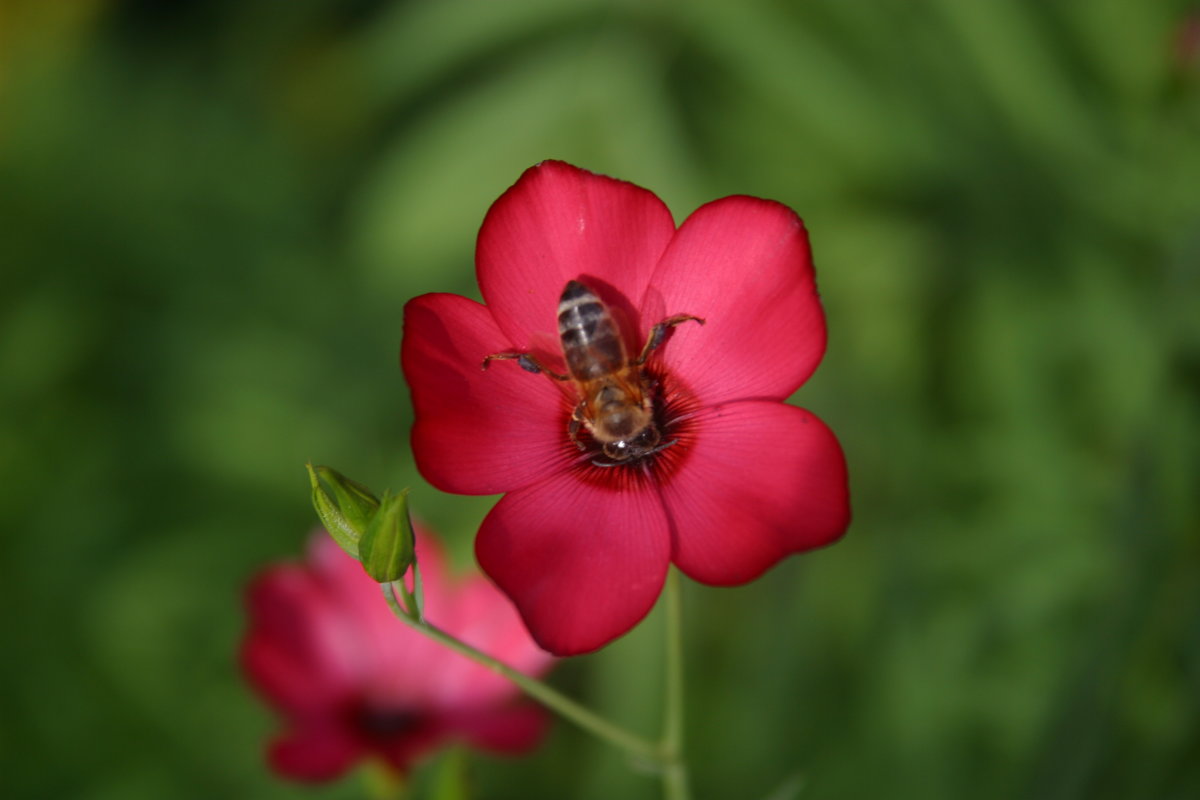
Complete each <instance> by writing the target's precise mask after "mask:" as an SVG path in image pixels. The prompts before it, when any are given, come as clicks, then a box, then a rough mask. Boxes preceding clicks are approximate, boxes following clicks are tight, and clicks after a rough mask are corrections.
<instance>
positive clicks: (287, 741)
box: [267, 724, 364, 782]
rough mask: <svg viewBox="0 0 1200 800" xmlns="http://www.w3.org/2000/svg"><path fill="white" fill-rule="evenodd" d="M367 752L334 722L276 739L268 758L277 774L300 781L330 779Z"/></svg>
mask: <svg viewBox="0 0 1200 800" xmlns="http://www.w3.org/2000/svg"><path fill="white" fill-rule="evenodd" d="M363 754H364V750H363V747H362V744H361V743H360V742H359V741H358V739H356V738H355V737H354V735H353V734H352V732H351V731H349V730H347V729H345V728H342V727H339V726H337V725H333V724H320V725H313V726H308V727H304V728H301V729H298V730H295V731H291V732H289V733H288V734H286V735H284V736H282V737H280V738H279V739H276V740H275V741H273V742H272V743H271V745H270V746H269V747H268V749H267V761H268V762H269V763H270V765H271V769H273V770H275V772H277V773H278V774H280V775H282V776H284V777H287V778H293V779H295V780H301V781H313V782H318V781H328V780H333V779H334V778H336V777H338V776H339V775H341V774H342V773H343V772H345V771H346V770H347V769H349V768H350V766H351V765H352V764H353V763H354V762H355V761H356V760H357V759H358V758H359V756H361V755H363Z"/></svg>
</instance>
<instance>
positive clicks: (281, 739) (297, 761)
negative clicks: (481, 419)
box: [241, 531, 553, 781]
mask: <svg viewBox="0 0 1200 800" xmlns="http://www.w3.org/2000/svg"><path fill="white" fill-rule="evenodd" d="M417 541H418V544H417V553H418V558H419V559H420V566H421V574H422V576H423V579H424V586H425V602H426V606H425V607H426V609H428V611H429V618H430V622H431V623H433V624H435V625H437V626H438V627H441V628H442V629H444V630H446V631H447V632H449V633H451V634H453V635H454V636H456V637H458V638H460V639H462V640H463V641H465V642H467V643H468V644H471V645H474V646H475V647H477V648H479V649H480V650H483V651H484V652H486V653H488V654H490V655H492V656H494V657H495V658H497V659H499V660H501V661H503V662H505V663H507V664H509V665H510V666H512V667H514V668H516V669H518V670H521V671H522V672H526V673H528V674H531V675H536V674H540V673H542V672H544V671H545V670H546V669H547V668H549V666H550V664H551V662H552V660H553V659H552V658H551V657H550V656H549V655H547V654H546V653H545V652H543V651H542V650H540V649H538V647H537V646H536V645H535V644H534V643H533V641H532V639H530V637H529V634H528V632H527V631H526V630H525V627H524V626H523V625H522V624H521V620H520V618H519V617H518V616H517V613H516V611H515V609H514V608H513V607H512V605H511V604H510V603H509V602H508V600H507V599H505V597H504V596H503V595H502V594H501V593H500V592H499V591H498V590H497V589H496V588H495V587H494V586H492V584H490V583H489V582H488V581H487V580H486V579H484V578H483V577H482V576H478V575H473V576H470V577H466V578H463V579H461V580H459V581H453V580H452V579H451V578H450V577H449V576H448V575H447V574H446V570H445V565H444V564H443V558H442V556H441V553H440V552H439V550H438V548H437V546H436V543H435V542H432V541H431V540H430V537H429V535H428V533H426V532H423V531H418V539H417ZM246 609H247V613H248V615H249V618H250V624H249V628H248V630H247V631H246V635H245V638H244V640H243V642H242V649H241V664H242V669H243V671H244V673H245V675H246V678H247V679H248V680H249V682H250V683H251V684H252V685H253V686H254V688H255V689H257V690H258V692H259V694H261V695H262V697H263V699H265V700H266V701H267V702H268V703H269V704H270V705H271V706H273V707H274V708H275V710H277V711H278V712H279V713H280V715H281V716H282V717H283V720H284V731H283V733H282V734H281V735H280V736H278V737H277V738H276V739H275V740H274V741H272V742H271V743H270V744H269V745H268V748H267V759H268V761H269V762H270V765H271V767H272V769H274V770H275V771H276V772H277V773H279V774H280V775H282V776H285V777H288V778H293V779H296V780H303V781H323V780H329V779H332V778H335V777H337V776H338V775H340V774H342V773H343V772H345V771H346V770H347V769H349V768H350V767H351V766H353V765H354V764H355V763H356V762H357V761H359V760H361V759H364V758H368V757H376V758H380V759H382V760H383V761H385V762H386V763H387V764H389V765H390V766H391V767H392V768H394V769H396V770H399V771H404V770H407V769H408V767H409V766H410V765H412V764H413V762H414V761H416V760H417V759H419V758H420V757H421V756H423V755H425V754H427V753H429V752H431V751H433V750H435V749H436V748H438V747H439V746H441V745H443V744H446V743H448V742H449V741H452V740H461V741H466V742H468V743H470V744H472V745H474V746H476V747H478V748H481V749H483V750H489V751H493V752H500V753H519V752H522V751H524V750H527V749H529V748H531V747H533V746H534V745H535V744H536V743H537V741H538V739H539V738H540V736H541V733H542V731H543V729H544V726H545V716H544V713H543V712H542V710H541V709H540V708H537V707H534V706H532V705H529V704H525V703H520V704H518V703H516V702H514V701H516V699H517V697H516V695H517V693H518V692H517V689H516V687H514V686H513V685H512V684H511V683H509V682H508V681H506V680H505V679H504V678H501V677H500V676H499V675H496V674H495V673H493V672H491V671H490V670H488V669H486V668H484V667H482V666H480V665H478V664H476V663H474V662H472V661H470V660H468V659H466V658H464V657H463V656H461V655H459V654H457V653H455V652H453V651H451V650H448V649H447V648H445V647H443V646H442V645H439V644H437V643H435V642H433V641H431V640H429V639H427V638H426V637H424V636H422V635H421V634H419V633H417V632H416V631H414V630H412V629H410V628H408V627H407V626H406V625H405V624H404V623H403V622H401V621H400V620H398V619H396V618H395V617H394V616H393V615H392V612H391V610H390V609H389V608H388V605H387V603H386V602H385V600H384V597H383V594H382V592H381V590H380V588H379V585H378V584H376V583H375V582H374V581H372V580H371V579H370V578H369V577H368V576H367V574H366V573H365V572H363V569H362V567H361V565H360V564H359V563H358V562H357V561H355V560H354V559H353V558H351V557H350V556H348V555H347V554H346V553H344V552H343V551H342V550H341V548H339V547H338V546H337V545H336V544H335V543H334V542H333V541H332V540H331V539H330V538H329V537H328V536H327V535H324V534H323V533H322V534H321V535H319V536H315V537H314V538H313V540H312V542H311V545H310V547H309V552H308V559H307V560H306V561H305V562H303V563H299V564H281V565H277V566H272V567H269V568H267V569H266V570H264V571H263V572H262V573H261V574H259V575H258V576H257V577H256V578H255V579H254V580H253V581H252V582H251V584H250V586H249V587H248V589H247V592H246Z"/></svg>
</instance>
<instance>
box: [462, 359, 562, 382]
mask: <svg viewBox="0 0 1200 800" xmlns="http://www.w3.org/2000/svg"><path fill="white" fill-rule="evenodd" d="M493 360H497V361H510V360H515V361H516V362H517V366H519V367H520V368H521V369H523V370H525V371H526V372H532V373H534V374H535V375H536V374H537V373H539V372H541V373H543V374H545V375H548V376H550V377H551V378H553V379H554V380H556V381H569V380H571V376H570V375H560V374H559V373H557V372H555V371H554V370H552V369H546V368H545V367H543V366H542V365H541V364H540V363H538V360H537V359H536V358H534V357H533V356H531V355H530V354H529V353H492V354H491V355H490V356H488V357H487V358H485V359H484V360H483V364H481V365H480V367H479V368H480V369H487V368H488V364H489V363H491V362H492V361H493Z"/></svg>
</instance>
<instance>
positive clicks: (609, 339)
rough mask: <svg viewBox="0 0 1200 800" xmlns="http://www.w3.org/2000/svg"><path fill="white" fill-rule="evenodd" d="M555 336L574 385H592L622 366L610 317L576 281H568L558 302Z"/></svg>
mask: <svg viewBox="0 0 1200 800" xmlns="http://www.w3.org/2000/svg"><path fill="white" fill-rule="evenodd" d="M558 335H559V337H560V338H561V339H562V348H563V357H564V358H565V359H566V361H567V371H568V372H570V373H571V377H572V378H574V379H575V380H577V381H592V380H595V379H597V378H601V377H603V376H605V375H611V374H612V373H614V372H618V371H620V370H622V369H624V367H625V366H626V358H625V343H624V342H622V341H621V332H620V331H619V330H618V329H617V324H616V322H615V321H614V320H613V317H612V313H611V312H609V310H608V307H607V306H606V305H604V302H603V301H602V300H601V299H600V298H599V297H597V296H596V293H595V292H593V291H592V290H591V289H589V288H587V287H586V286H584V285H583V284H582V283H580V282H579V281H568V282H567V287H566V288H565V289H563V293H562V297H561V298H559V301H558Z"/></svg>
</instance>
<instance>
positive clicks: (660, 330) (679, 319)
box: [633, 314, 704, 367]
mask: <svg viewBox="0 0 1200 800" xmlns="http://www.w3.org/2000/svg"><path fill="white" fill-rule="evenodd" d="M685 322H699V323H700V324H701V325H703V324H704V320H703V319H701V318H700V317H693V316H692V315H691V314H676V315H675V316H673V317H667V318H666V319H664V320H663V321H662V322H660V323H658V324H657V325H655V326H654V327H653V328H651V329H650V335H649V336H647V337H646V346H645V347H643V348H642V354H641V355H640V356H638V357H637V359H636V360H635V361H634V362H633V365H634V366H635V367H640V366H641V365H642V364H645V363H646V359H647V358H649V357H650V354H651V353H653V352H654V351H655V350H657V349H658V346H659V345H661V344H662V343H663V339H665V338H666V336H667V331H669V330H670V329H671V328H674V327H675V326H676V325H682V324H683V323H685Z"/></svg>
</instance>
